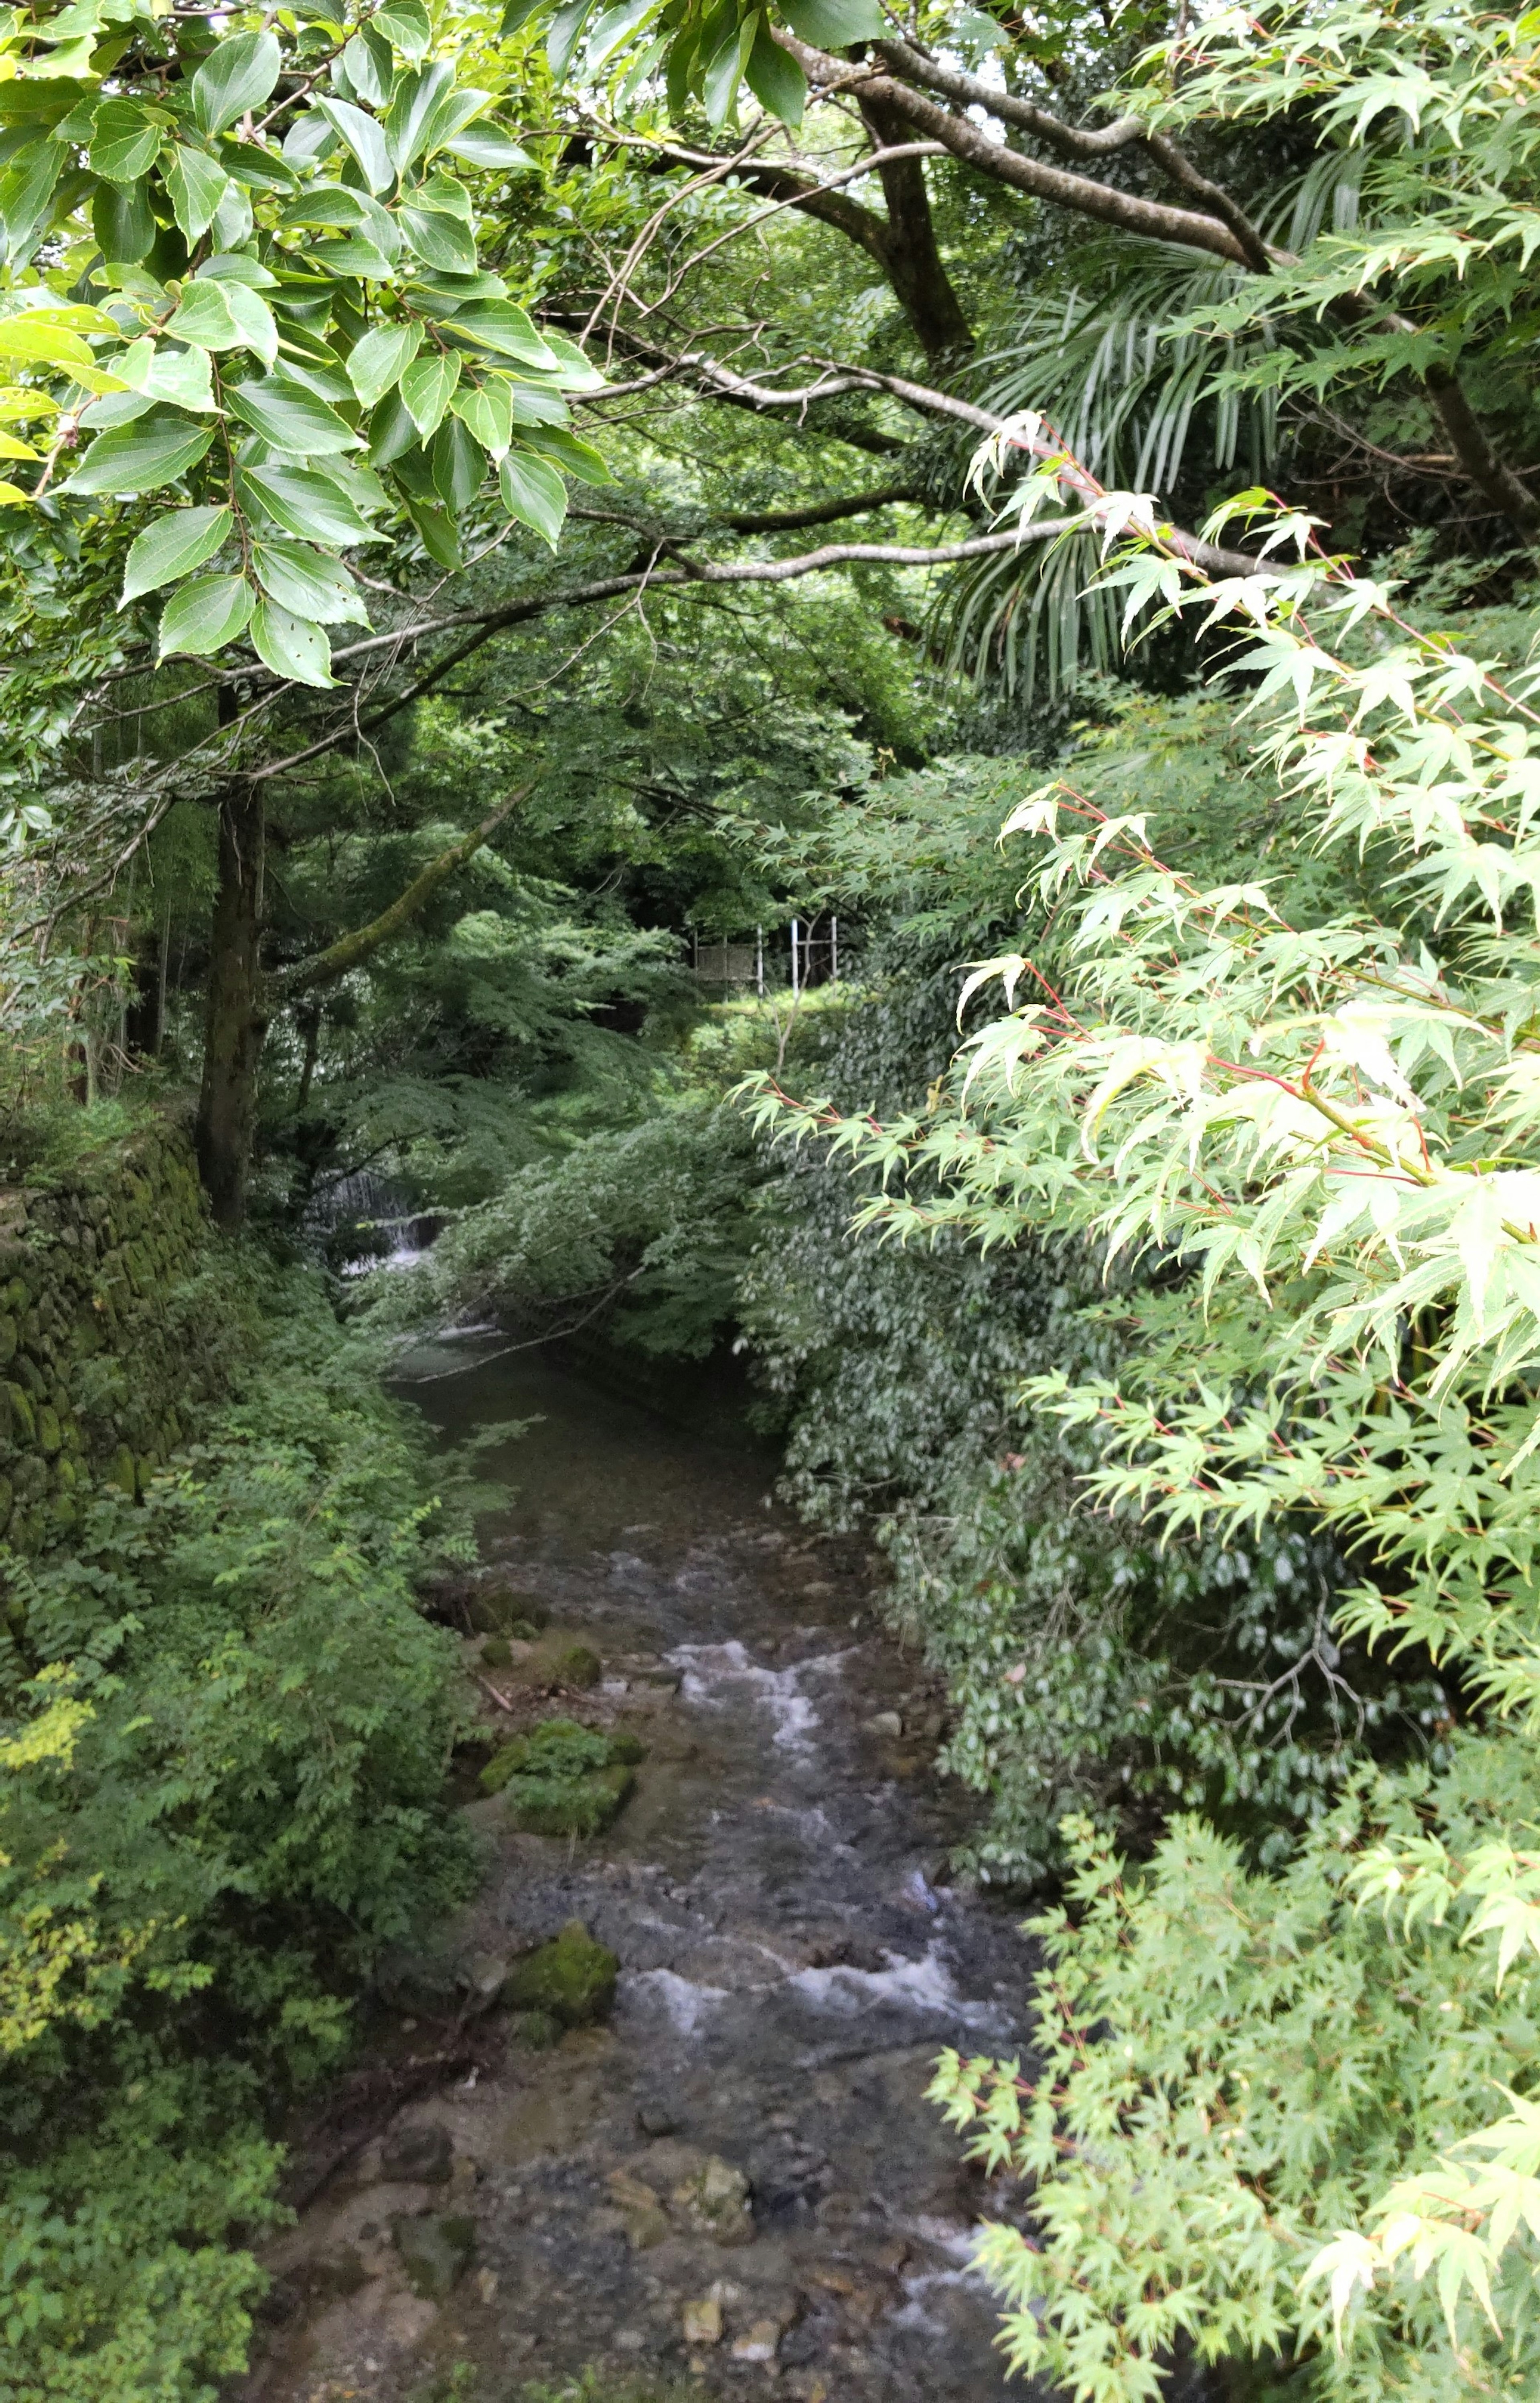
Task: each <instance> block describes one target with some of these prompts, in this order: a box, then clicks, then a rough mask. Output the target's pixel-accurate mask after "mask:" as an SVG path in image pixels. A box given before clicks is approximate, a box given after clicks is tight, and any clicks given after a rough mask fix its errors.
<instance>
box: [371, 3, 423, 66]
mask: <svg viewBox="0 0 1540 2403" xmlns="http://www.w3.org/2000/svg"><path fill="white" fill-rule="evenodd" d="M373 21H374V23H375V25H376V27H377V28H378V30H379V31H380V32H381V33H382V34H383V35H384V36H385V39H386V40H387V41H388V42H394V43H395V47H396V49H398V50H399V51H400V53H401V56H402V57H403V58H404V59H421V58H425V57H426V56H427V53H428V49H429V47H430V45H431V43H432V41H433V25H432V21H431V20H430V19H429V16H428V12H427V10H426V9H425V8H424V7H423V5H422V0H385V6H384V7H382V8H377V9H376V10H375V12H374V20H373Z"/></svg>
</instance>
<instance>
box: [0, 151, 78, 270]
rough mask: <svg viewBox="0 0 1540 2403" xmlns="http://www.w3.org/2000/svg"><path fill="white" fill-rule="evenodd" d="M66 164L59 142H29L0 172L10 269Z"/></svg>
mask: <svg viewBox="0 0 1540 2403" xmlns="http://www.w3.org/2000/svg"><path fill="white" fill-rule="evenodd" d="M68 163H69V153H68V151H67V150H66V149H65V148H64V146H63V144H62V142H48V141H38V142H29V143H28V144H27V146H26V147H25V149H24V150H21V151H19V152H18V153H17V155H16V157H15V158H14V159H12V160H10V162H9V164H8V165H7V168H6V170H5V173H4V174H0V226H3V227H4V228H5V233H6V241H7V246H8V248H9V250H10V253H11V263H12V266H13V268H14V267H15V266H16V265H18V264H19V263H20V261H19V254H20V253H21V251H22V249H23V248H24V247H25V244H26V243H27V241H28V238H29V237H30V236H31V234H32V233H33V232H34V230H35V229H36V228H37V227H38V226H40V225H41V224H42V223H43V222H44V220H45V219H46V217H47V216H48V215H49V203H50V202H51V201H52V199H53V195H54V193H55V191H56V190H57V189H58V185H59V178H60V176H61V175H62V173H63V171H64V169H65V167H66V166H67V165H68Z"/></svg>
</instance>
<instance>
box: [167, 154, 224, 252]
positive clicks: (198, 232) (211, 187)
mask: <svg viewBox="0 0 1540 2403" xmlns="http://www.w3.org/2000/svg"><path fill="white" fill-rule="evenodd" d="M228 187H229V176H228V175H227V174H226V173H225V171H224V169H223V167H221V166H219V165H217V164H216V162H215V160H213V159H209V158H206V157H205V156H204V154H203V152H202V151H201V150H194V149H191V148H189V147H188V146H187V143H185V142H179V143H178V144H177V146H176V155H175V157H174V158H173V160H172V162H171V165H170V166H169V167H168V168H167V170H166V193H167V197H168V198H169V200H170V201H171V206H172V215H173V216H174V218H175V219H176V225H177V229H178V231H179V232H180V233H181V234H182V235H183V236H184V238H185V239H186V240H187V242H189V243H190V242H199V241H201V238H202V236H203V235H204V234H206V233H207V231H208V229H209V228H210V226H211V225H212V224H213V223H214V213H215V209H217V207H218V206H219V203H220V201H222V200H223V199H224V197H225V193H226V190H227V188H228Z"/></svg>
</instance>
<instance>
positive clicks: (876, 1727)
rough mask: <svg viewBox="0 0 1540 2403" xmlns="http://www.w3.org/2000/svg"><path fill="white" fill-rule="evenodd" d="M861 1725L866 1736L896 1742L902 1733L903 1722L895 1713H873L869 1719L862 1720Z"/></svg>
mask: <svg viewBox="0 0 1540 2403" xmlns="http://www.w3.org/2000/svg"><path fill="white" fill-rule="evenodd" d="M861 1724H862V1726H863V1727H864V1728H865V1729H866V1730H867V1734H868V1735H883V1736H889V1737H892V1738H893V1739H895V1740H896V1739H897V1738H898V1737H899V1736H901V1735H902V1734H903V1732H904V1722H903V1720H902V1719H901V1718H900V1717H899V1715H898V1714H897V1712H896V1711H874V1712H873V1713H872V1715H871V1717H870V1718H869V1719H863V1720H862V1722H861Z"/></svg>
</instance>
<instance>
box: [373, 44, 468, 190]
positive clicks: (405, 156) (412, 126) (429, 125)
mask: <svg viewBox="0 0 1540 2403" xmlns="http://www.w3.org/2000/svg"><path fill="white" fill-rule="evenodd" d="M453 91H454V69H453V68H452V67H451V65H450V63H449V62H448V60H447V59H435V60H433V61H432V62H431V63H429V64H427V65H425V66H420V67H414V68H413V69H412V70H411V71H410V73H409V74H407V75H403V76H402V77H401V79H400V82H399V83H398V84H397V85H396V88H395V96H394V98H393V99H392V101H391V104H390V106H389V108H387V109H386V111H385V120H384V122H385V139H386V141H387V143H388V144H389V146H390V155H391V157H392V158H393V159H394V160H395V164H396V168H397V170H398V171H399V172H400V173H401V174H405V173H406V171H407V169H408V168H409V166H410V165H411V164H412V162H413V160H416V159H420V158H421V157H422V156H423V153H424V151H426V150H427V149H428V147H429V146H430V145H431V143H432V140H433V134H434V129H435V124H436V121H437V118H438V114H439V110H440V108H441V106H442V104H443V103H444V102H445V101H446V100H449V99H450V98H451V97H452V95H453Z"/></svg>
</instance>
